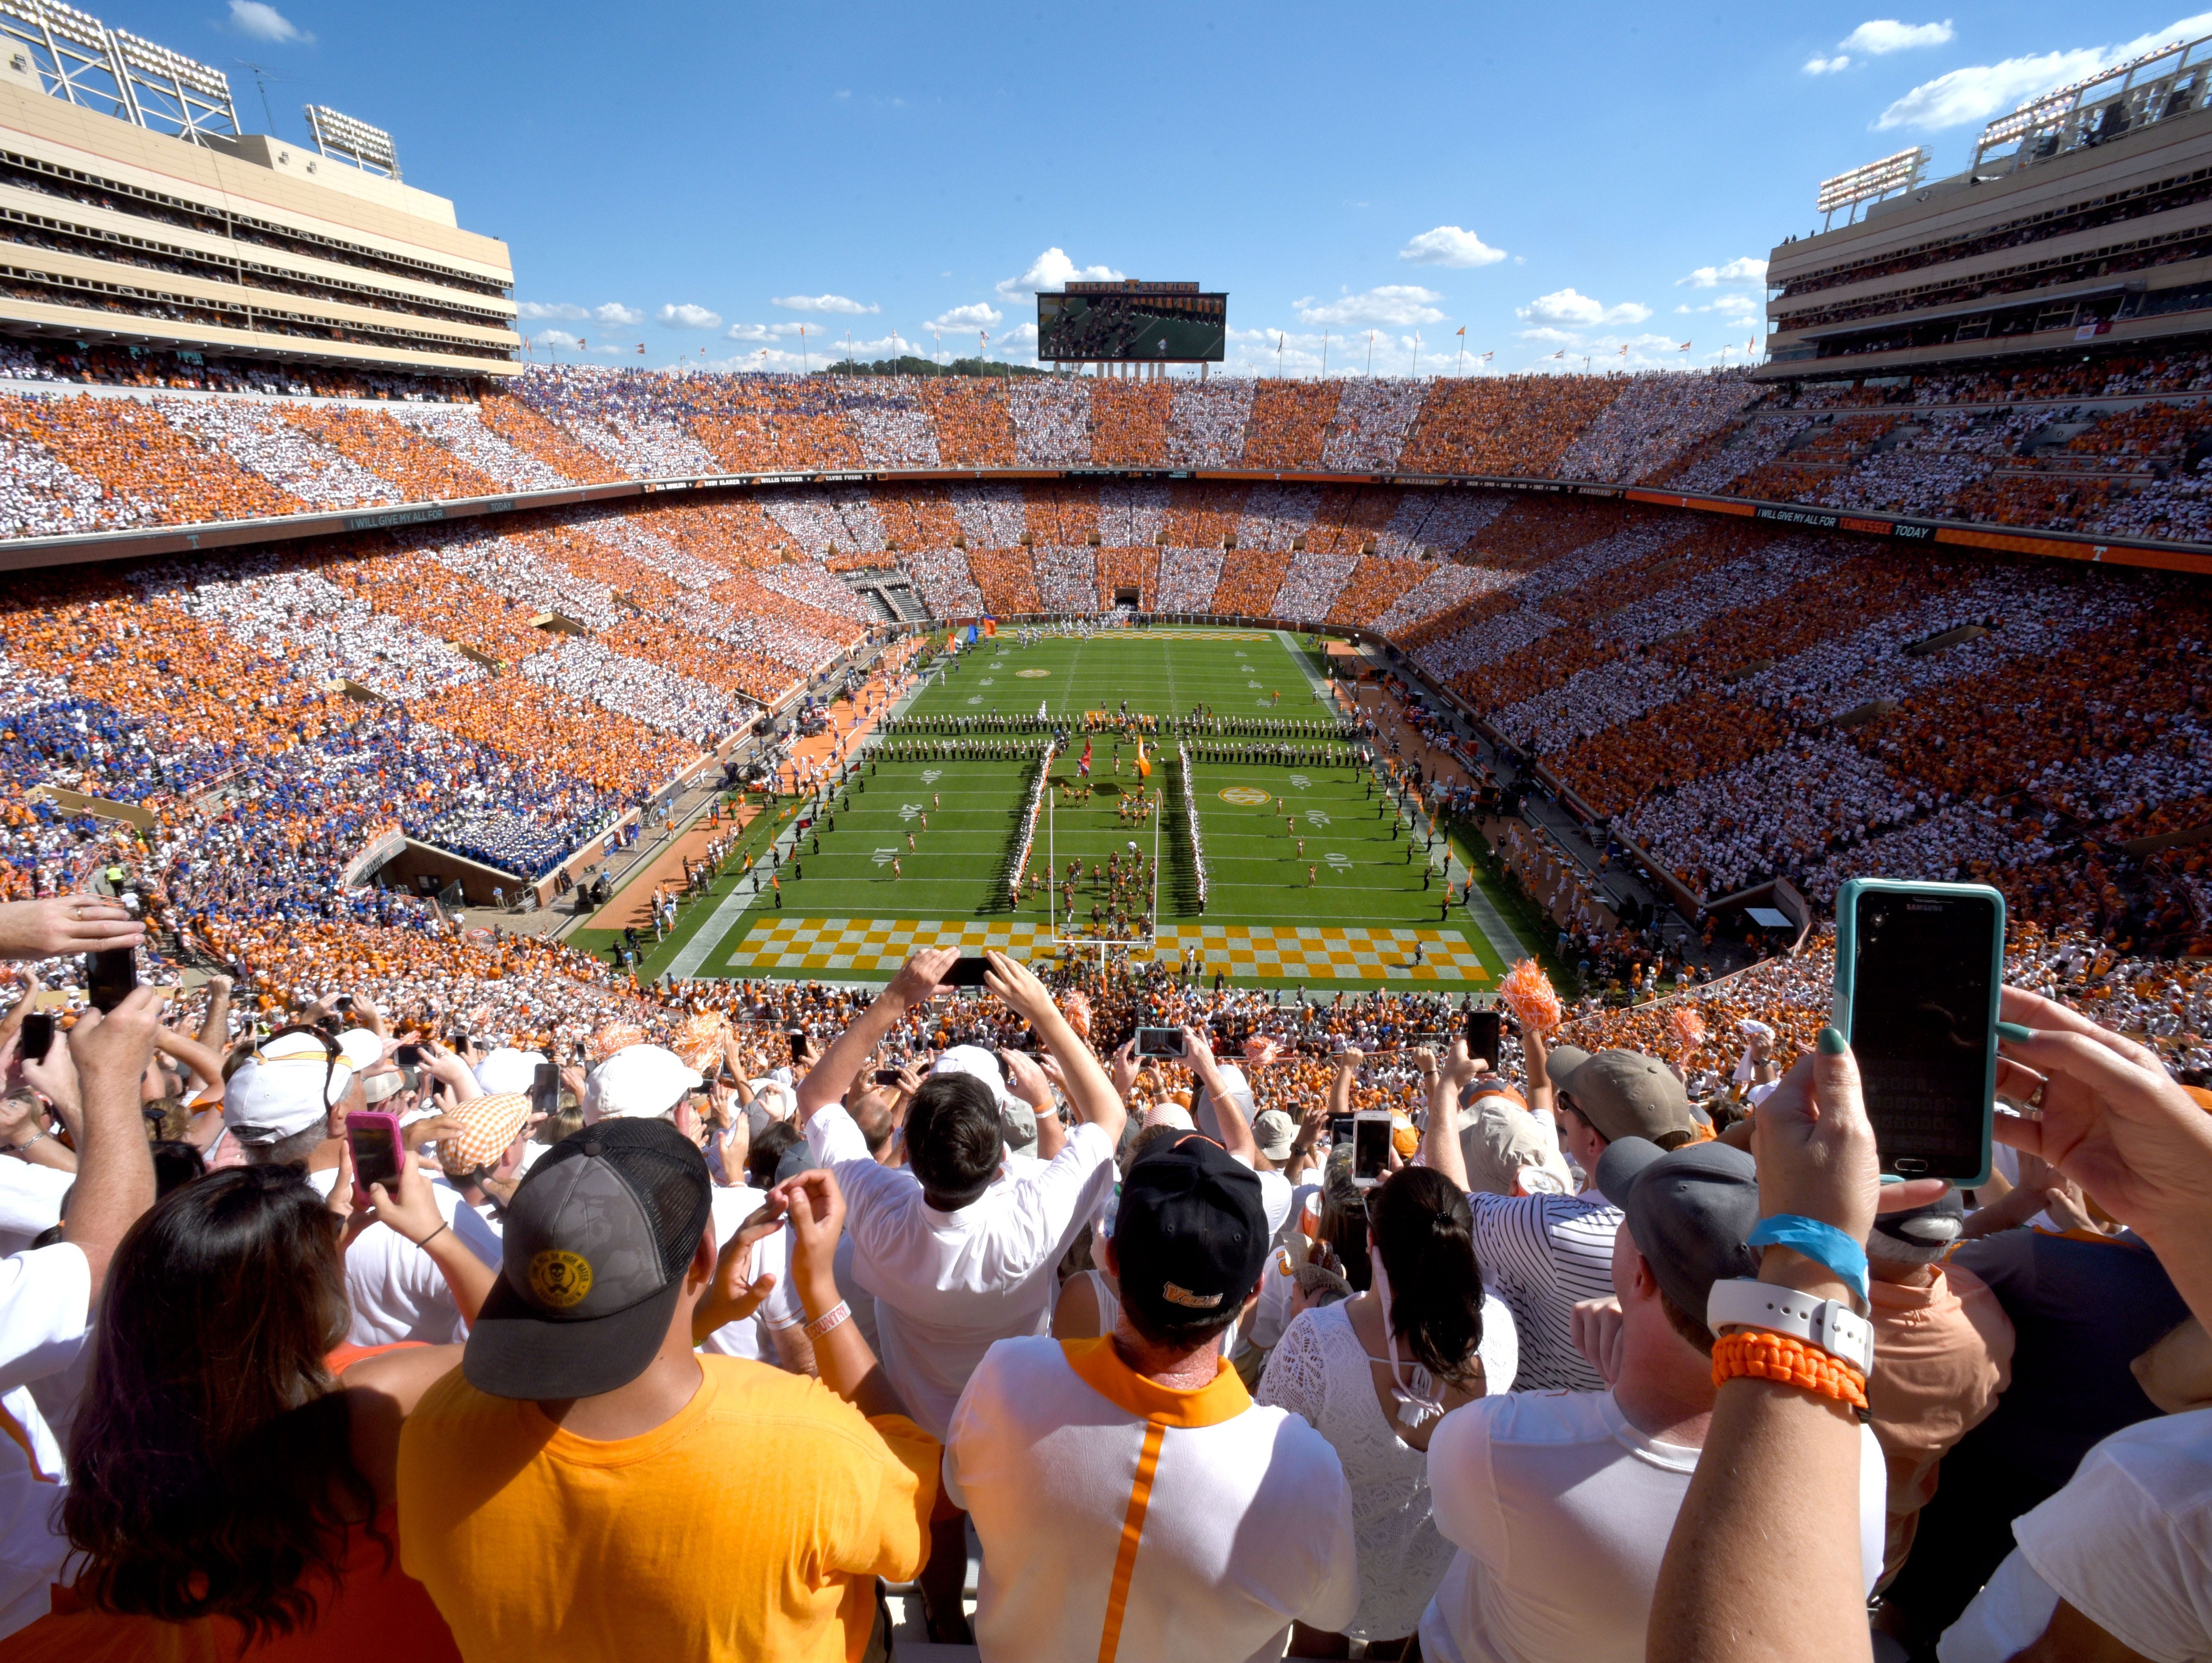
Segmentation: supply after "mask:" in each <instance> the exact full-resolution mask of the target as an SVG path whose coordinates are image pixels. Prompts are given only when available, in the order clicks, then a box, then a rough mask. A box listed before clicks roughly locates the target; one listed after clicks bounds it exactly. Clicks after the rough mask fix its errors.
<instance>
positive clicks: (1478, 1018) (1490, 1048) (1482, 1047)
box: [1467, 1011, 1504, 1068]
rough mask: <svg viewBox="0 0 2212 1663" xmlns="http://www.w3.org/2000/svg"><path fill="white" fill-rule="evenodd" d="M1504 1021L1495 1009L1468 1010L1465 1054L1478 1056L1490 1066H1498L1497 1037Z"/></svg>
mask: <svg viewBox="0 0 2212 1663" xmlns="http://www.w3.org/2000/svg"><path fill="white" fill-rule="evenodd" d="M1503 1027H1504V1019H1503V1018H1502V1017H1499V1016H1498V1012H1496V1011H1468V1013H1467V1054H1468V1056H1470V1057H1480V1058H1481V1059H1484V1060H1485V1061H1486V1062H1487V1063H1488V1064H1489V1065H1491V1066H1492V1068H1495V1067H1497V1066H1498V1033H1499V1030H1500V1029H1502V1028H1503Z"/></svg>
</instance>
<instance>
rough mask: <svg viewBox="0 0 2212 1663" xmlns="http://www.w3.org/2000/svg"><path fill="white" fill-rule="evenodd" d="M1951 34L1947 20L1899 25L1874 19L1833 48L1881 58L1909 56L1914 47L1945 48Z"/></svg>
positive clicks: (1896, 22)
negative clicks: (1896, 53)
mask: <svg viewBox="0 0 2212 1663" xmlns="http://www.w3.org/2000/svg"><path fill="white" fill-rule="evenodd" d="M1951 34H1952V29H1951V20H1950V19H1949V18H1948V17H1947V18H1945V19H1944V20H1943V21H1942V22H1940V23H1900V22H1899V21H1897V20H1896V19H1895V18H1893V17H1878V18H1875V19H1874V20H1872V21H1869V22H1865V23H1862V24H1860V25H1859V26H1858V27H1857V28H1855V29H1853V30H1852V31H1851V32H1850V33H1849V34H1847V35H1845V36H1844V38H1843V39H1841V40H1840V41H1838V42H1837V44H1838V46H1842V47H1843V49H1844V51H1845V52H1867V53H1869V54H1870V55H1872V56H1873V57H1875V58H1881V57H1883V56H1886V55H1887V54H1888V53H1890V52H1911V50H1913V49H1914V48H1915V47H1917V46H1945V45H1948V43H1949V41H1950V39H1951Z"/></svg>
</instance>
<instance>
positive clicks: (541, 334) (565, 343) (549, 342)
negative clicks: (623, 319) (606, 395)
mask: <svg viewBox="0 0 2212 1663" xmlns="http://www.w3.org/2000/svg"><path fill="white" fill-rule="evenodd" d="M590 338H591V337H589V336H575V335H571V334H569V333H568V331H567V330H565V329H544V330H540V331H538V333H537V335H536V336H534V337H532V339H534V340H535V341H536V342H537V343H538V344H539V345H541V346H548V347H567V348H568V349H570V350H572V351H574V350H576V349H582V350H584V351H586V352H600V353H606V354H609V355H612V354H614V353H617V352H626V351H628V350H629V348H627V347H625V346H624V345H623V343H621V342H619V341H609V342H605V343H602V344H600V345H599V346H595V347H594V346H586V345H585V343H586V341H588V340H589V339H590Z"/></svg>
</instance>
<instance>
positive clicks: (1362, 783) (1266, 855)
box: [653, 629, 1505, 987]
mask: <svg viewBox="0 0 2212 1663" xmlns="http://www.w3.org/2000/svg"><path fill="white" fill-rule="evenodd" d="M1301 658H1307V661H1308V663H1310V664H1314V665H1317V664H1318V662H1319V659H1318V657H1317V656H1315V657H1310V658H1309V657H1308V655H1306V654H1305V653H1304V652H1292V651H1291V649H1289V648H1287V647H1286V646H1285V645H1284V642H1283V640H1282V639H1281V638H1279V637H1278V636H1277V635H1275V634H1273V633H1272V632H1268V633H1262V632H1259V631H1240V630H1212V631H1197V630H1190V629H1176V630H1166V629H1159V630H1152V631H1133V632H1131V631H1124V632H1115V633H1113V634H1102V635H1099V636H1097V637H1094V638H1093V639H1091V640H1087V641H1085V640H1064V639H1051V640H1045V641H1042V642H1039V643H1037V644H1036V645H1033V646H1021V645H1019V644H1018V642H1017V641H1016V640H1014V639H1013V638H1012V635H1011V634H1008V635H1002V636H1000V638H999V639H998V640H995V641H985V642H983V643H981V645H980V646H978V647H976V648H974V649H971V650H970V651H969V652H966V653H964V654H963V655H962V657H961V659H959V660H958V661H957V665H956V666H955V667H954V668H953V669H952V670H951V672H950V673H949V674H948V675H945V676H944V677H941V678H940V679H939V680H938V681H937V682H936V683H934V684H933V685H932V686H931V687H929V688H928V689H926V690H925V691H924V692H923V693H922V694H921V695H920V696H919V697H918V698H917V699H916V700H915V702H914V704H913V705H912V706H911V707H910V708H909V709H908V712H907V714H908V716H910V717H915V718H922V719H942V718H957V717H963V716H968V717H976V716H981V717H988V716H991V715H993V714H997V715H1000V716H1015V715H1020V716H1024V717H1027V716H1034V715H1035V714H1036V712H1037V708H1038V705H1039V702H1040V701H1042V703H1043V705H1044V707H1045V709H1046V711H1047V713H1049V714H1051V715H1054V716H1066V717H1070V718H1073V719H1075V720H1076V721H1077V722H1078V723H1079V722H1080V720H1081V717H1082V713H1084V712H1085V711H1091V710H1108V711H1113V712H1116V713H1118V712H1119V711H1120V709H1121V706H1122V701H1125V700H1126V701H1127V706H1128V708H1129V710H1130V711H1131V712H1132V713H1145V714H1152V715H1158V716H1161V717H1164V718H1165V717H1173V716H1178V715H1183V714H1188V713H1189V712H1190V711H1191V710H1192V708H1193V707H1194V706H1197V705H1204V706H1206V707H1210V709H1211V710H1212V712H1213V713H1214V714H1216V715H1218V716H1220V717H1223V718H1258V719H1282V720H1286V721H1313V720H1328V719H1331V717H1332V712H1331V711H1330V709H1329V707H1328V705H1327V704H1326V703H1325V702H1324V701H1322V698H1321V697H1320V696H1319V695H1317V694H1316V691H1315V690H1314V688H1313V685H1312V683H1311V680H1310V677H1309V674H1308V671H1307V669H1306V667H1305V666H1304V665H1301V663H1300V662H1299V660H1300V659H1301ZM1025 672H1028V673H1025ZM1036 672H1042V673H1036ZM1278 693H1279V694H1280V699H1279V701H1278V699H1277V698H1276V696H1275V695H1277V694H1278ZM1018 737H1020V738H1022V739H1023V740H1024V742H1025V743H1026V742H1027V741H1028V740H1029V738H1030V736H1018ZM888 743H899V739H898V737H896V736H895V737H893V738H892V739H891V740H890V741H889V742H888ZM1199 743H1200V742H1196V741H1194V743H1193V750H1194V753H1196V752H1197V751H1198V750H1199ZM1082 747H1083V741H1082V737H1081V736H1080V734H1079V735H1078V736H1077V737H1076V739H1075V743H1074V744H1073V747H1072V748H1071V750H1069V751H1068V752H1066V753H1063V754H1062V755H1061V756H1060V757H1059V758H1058V759H1057V760H1056V761H1055V762H1054V768H1053V777H1054V780H1070V781H1072V780H1073V779H1074V777H1075V770H1076V759H1077V757H1078V756H1080V754H1081V751H1082ZM1114 753H1115V742H1114V741H1113V740H1112V739H1111V738H1109V737H1103V736H1102V737H1100V738H1099V739H1098V740H1097V741H1096V742H1095V747H1094V756H1093V773H1092V794H1091V797H1090V798H1089V799H1088V800H1087V801H1085V802H1080V803H1073V804H1070V803H1063V802H1061V801H1060V798H1059V795H1058V793H1057V792H1048V801H1049V803H1050V807H1049V808H1048V814H1047V816H1046V817H1044V818H1042V819H1041V820H1040V822H1039V825H1038V830H1037V837H1036V849H1035V853H1034V854H1033V856H1032V865H1033V869H1034V868H1036V867H1037V866H1040V865H1042V862H1043V861H1044V860H1045V859H1048V856H1055V855H1056V858H1057V862H1058V865H1059V867H1060V869H1062V870H1064V869H1065V867H1066V864H1067V862H1068V861H1069V860H1070V859H1078V860H1079V861H1080V862H1081V863H1082V865H1083V869H1084V880H1085V881H1084V882H1083V883H1082V884H1081V885H1080V887H1079V894H1078V898H1077V903H1076V906H1077V914H1078V925H1079V928H1080V929H1085V930H1087V929H1088V928H1089V927H1090V923H1091V912H1090V909H1091V905H1092V903H1093V902H1094V901H1099V902H1101V903H1102V906H1103V893H1102V891H1100V890H1099V889H1095V888H1093V887H1092V886H1091V884H1090V883H1089V881H1088V877H1089V871H1090V868H1091V865H1092V864H1093V863H1094V862H1096V863H1102V864H1103V861H1104V860H1105V858H1106V856H1107V855H1108V853H1109V852H1116V851H1118V852H1121V853H1122V854H1124V855H1125V856H1126V854H1127V844H1128V842H1129V841H1131V840H1134V841H1136V842H1137V843H1138V845H1139V850H1140V852H1141V853H1143V854H1144V855H1146V856H1147V857H1149V856H1151V855H1152V853H1153V852H1154V850H1155V847H1157V848H1158V912H1157V913H1155V914H1154V917H1155V919H1156V921H1157V922H1158V923H1159V924H1163V925H1166V924H1175V923H1191V922H1196V921H1199V920H1200V913H1199V912H1198V908H1197V905H1196V886H1195V881H1194V871H1193V869H1192V865H1191V861H1190V852H1189V847H1188V834H1187V831H1186V826H1187V823H1188V822H1187V820H1186V817H1185V809H1184V805H1183V803H1182V786H1183V782H1182V779H1181V773H1182V770H1181V769H1180V768H1179V767H1177V766H1176V763H1175V762H1174V756H1175V742H1174V740H1173V739H1172V738H1170V739H1168V740H1167V741H1166V743H1164V746H1163V747H1161V749H1160V750H1159V751H1158V752H1156V753H1155V756H1156V762H1155V766H1154V768H1153V771H1152V776H1151V778H1150V779H1149V780H1144V781H1139V780H1138V779H1137V778H1136V776H1135V772H1134V768H1133V754H1132V752H1131V750H1130V748H1129V747H1128V746H1127V744H1123V745H1121V772H1120V773H1119V774H1116V773H1115V765H1114ZM1193 772H1194V776H1195V777H1194V788H1195V791H1196V793H1197V798H1198V810H1199V817H1200V827H1201V831H1202V835H1203V837H1204V840H1205V844H1206V854H1207V859H1208V868H1209V895H1208V904H1207V907H1206V912H1205V913H1204V914H1203V921H1205V922H1206V923H1208V924H1239V923H1249V924H1272V925H1277V926H1297V925H1352V926H1413V925H1419V926H1424V927H1427V928H1440V929H1443V930H1446V931H1449V932H1456V933H1458V934H1461V935H1463V936H1464V937H1465V938H1467V939H1468V942H1469V944H1471V946H1472V947H1473V949H1474V952H1475V953H1476V955H1477V956H1479V958H1480V960H1481V962H1482V963H1483V965H1484V967H1485V968H1486V969H1487V971H1488V972H1489V974H1490V976H1491V977H1492V980H1491V981H1490V982H1489V983H1488V984H1487V985H1488V986H1493V987H1494V986H1496V980H1495V979H1496V978H1497V977H1498V976H1500V975H1502V974H1503V973H1504V968H1505V960H1504V958H1503V957H1502V956H1500V953H1499V951H1498V948H1497V946H1495V945H1493V944H1492V943H1491V942H1489V941H1488V940H1487V939H1486V938H1484V936H1483V935H1482V933H1481V932H1480V931H1479V930H1478V929H1476V928H1475V927H1474V925H1473V924H1472V923H1471V922H1470V921H1469V920H1468V918H1467V915H1466V913H1464V912H1463V911H1460V910H1458V909H1454V911H1453V913H1452V915H1451V916H1450V917H1449V919H1444V918H1442V917H1440V913H1441V912H1442V906H1441V903H1442V901H1443V885H1442V881H1441V880H1440V879H1437V880H1433V881H1432V885H1431V887H1427V888H1424V886H1423V883H1422V876H1423V873H1424V871H1425V864H1426V863H1425V859H1424V858H1423V855H1422V853H1421V851H1419V849H1418V848H1417V849H1415V850H1413V858H1412V859H1410V860H1409V859H1407V853H1408V849H1407V841H1406V840H1405V839H1404V837H1402V836H1394V835H1393V819H1392V816H1390V815H1389V813H1388V811H1387V809H1386V806H1385V804H1384V802H1383V791H1382V788H1381V786H1380V785H1379V784H1375V783H1373V782H1372V781H1371V780H1370V777H1369V776H1367V775H1366V774H1364V771H1363V770H1360V769H1358V768H1353V767H1348V766H1347V767H1295V768H1290V767H1282V766H1279V765H1274V764H1260V763H1252V762H1242V761H1235V762H1231V761H1200V762H1197V763H1196V765H1195V767H1194V770H1193ZM1029 775H1030V763H1029V762H1026V761H1022V760H991V761H972V760H941V759H929V760H906V761H896V762H890V761H883V762H877V763H876V764H875V767H874V771H873V772H872V774H866V777H865V778H864V780H862V781H860V782H859V784H858V785H857V786H856V788H855V789H854V791H853V792H852V793H851V794H850V796H849V798H848V800H847V801H846V803H845V804H844V806H842V807H836V808H833V809H832V810H830V811H829V813H828V814H827V815H825V816H824V817H823V822H822V824H821V826H820V827H819V828H817V829H818V836H813V835H810V837H808V838H807V839H805V840H803V841H802V842H801V844H800V846H799V849H798V850H797V852H796V855H795V859H791V860H787V861H786V862H785V864H784V865H783V867H782V868H781V873H780V881H781V886H782V889H781V896H782V905H781V912H782V913H786V914H791V915H795V916H801V917H827V918H856V919H857V918H884V919H890V918H899V919H938V920H962V919H972V918H979V917H980V918H1000V919H1006V918H1018V919H1022V920H1039V921H1041V920H1043V919H1044V918H1045V917H1046V915H1047V902H1046V899H1045V897H1044V896H1043V895H1035V896H1028V897H1025V898H1024V901H1023V902H1022V904H1021V906H1020V907H1019V908H1018V910H1016V909H1013V908H1010V907H1009V906H1008V905H1007V903H1006V895H1005V893H1004V886H1003V877H1004V874H1005V871H1006V862H1007V857H1008V855H1009V853H1010V851H1011V849H1012V842H1013V840H1014V838H1015V837H1016V835H1017V833H1018V825H1017V820H1018V812H1019V810H1020V806H1021V804H1022V801H1023V796H1024V788H1025V786H1026V782H1027V780H1028V779H1029ZM1139 791H1142V792H1158V793H1160V794H1161V796H1162V808H1161V810H1160V813H1159V815H1158V818H1157V838H1156V835H1155V823H1153V822H1146V823H1143V824H1141V825H1135V824H1129V823H1125V822H1123V821H1122V820H1121V818H1120V816H1118V815H1117V813H1116V811H1115V810H1116V807H1117V805H1118V804H1120V803H1121V801H1123V800H1124V798H1126V797H1127V796H1128V795H1129V794H1132V793H1134V792H1139ZM1225 792H1228V793H1231V797H1227V798H1225V796H1224V794H1223V793H1225ZM1255 792H1257V793H1264V794H1265V797H1266V799H1267V800H1266V801H1265V803H1264V804H1262V803H1257V802H1252V801H1249V800H1247V801H1241V802H1240V801H1237V800H1233V798H1237V797H1243V798H1249V797H1250V796H1251V795H1252V794H1253V793H1255ZM1277 799H1280V806H1278V802H1277ZM1286 812H1287V813H1288V814H1289V815H1290V816H1291V817H1292V818H1293V819H1294V820H1295V822H1296V823H1295V828H1291V827H1288V826H1286V825H1285V813H1286ZM925 822H926V825H925ZM909 838H911V839H912V847H908V839H909ZM1301 840H1303V842H1304V853H1302V854H1301V853H1299V848H1298V845H1299V842H1300V841H1301ZM894 859H896V861H897V863H898V866H899V874H898V876H896V877H894V876H893V875H892V867H891V863H892V861H893V860H894ZM1309 868H1311V871H1312V881H1309V877H1308V869H1309ZM713 907H714V901H713V900H710V901H708V902H707V903H705V904H703V905H701V906H699V907H696V908H695V909H694V910H693V912H692V913H690V914H689V915H687V918H686V920H685V922H686V923H687V924H690V925H691V927H692V928H695V929H696V928H698V927H700V926H698V925H696V924H691V920H692V919H693V918H700V919H703V918H704V917H705V916H706V915H707V914H708V913H710V912H711V911H712V910H713ZM776 910H777V909H776V908H775V907H773V905H763V904H760V903H757V902H756V903H754V904H751V905H750V906H748V907H747V908H746V909H745V911H744V913H743V915H742V916H740V917H738V918H737V919H736V920H735V921H734V923H733V924H727V920H726V924H727V927H726V928H725V929H724V930H723V932H722V938H721V939H720V942H718V943H716V944H714V946H713V947H712V948H711V949H710V950H708V953H707V955H706V957H705V960H704V962H702V964H701V967H700V968H701V972H702V974H709V975H717V974H721V975H726V974H746V973H747V967H748V965H749V964H750V958H749V956H747V955H746V954H745V953H744V952H743V951H738V952H736V953H734V955H733V951H732V950H734V949H737V948H738V944H740V943H741V942H742V940H743V938H744V935H745V933H746V932H747V931H749V930H750V929H751V928H752V926H754V925H755V924H756V923H757V922H759V921H760V920H762V919H763V917H764V916H771V915H773V914H774V913H775V911H776ZM1063 924H1064V916H1063ZM685 933H686V934H687V935H688V934H689V933H690V931H689V930H687V931H686V932H685ZM667 956H668V955H667V954H666V953H661V954H656V956H655V959H654V961H653V964H654V965H658V964H659V963H661V962H665V959H666V957H667ZM1261 985H1271V984H1270V983H1269V982H1268V981H1267V979H1264V978H1263V979H1261ZM1308 985H1309V986H1317V985H1343V986H1358V985H1359V984H1357V983H1352V982H1346V983H1342V984H1326V983H1316V982H1311V981H1310V982H1309V983H1308ZM1480 985H1481V984H1478V986H1480Z"/></svg>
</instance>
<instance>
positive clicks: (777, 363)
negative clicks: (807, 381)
mask: <svg viewBox="0 0 2212 1663" xmlns="http://www.w3.org/2000/svg"><path fill="white" fill-rule="evenodd" d="M686 367H687V368H688V367H690V366H689V364H688V362H687V364H686ZM699 367H701V368H702V369H711V370H719V371H721V372H722V373H732V372H735V371H738V370H771V371H780V372H787V373H790V374H793V375H797V374H798V373H799V372H801V371H802V370H808V369H819V368H821V367H822V359H821V357H820V355H818V354H817V355H805V354H801V353H798V352H787V351H785V350H783V349H781V348H778V347H763V348H762V349H760V350H759V351H757V352H744V353H738V354H736V355H732V356H731V357H728V358H708V359H702V361H700V366H699Z"/></svg>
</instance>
